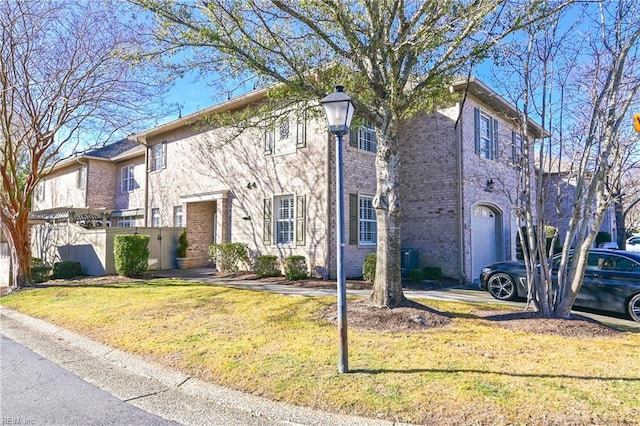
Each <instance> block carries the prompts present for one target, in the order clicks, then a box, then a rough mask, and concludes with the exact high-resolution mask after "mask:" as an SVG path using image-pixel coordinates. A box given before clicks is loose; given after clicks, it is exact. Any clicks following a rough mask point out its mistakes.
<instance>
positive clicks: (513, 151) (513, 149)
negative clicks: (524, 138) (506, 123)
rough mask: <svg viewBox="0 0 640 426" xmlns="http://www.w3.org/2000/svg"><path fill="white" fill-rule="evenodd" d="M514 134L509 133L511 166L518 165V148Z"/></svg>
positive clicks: (512, 132)
mask: <svg viewBox="0 0 640 426" xmlns="http://www.w3.org/2000/svg"><path fill="white" fill-rule="evenodd" d="M516 143H517V140H516V132H514V131H513V130H512V131H511V161H513V164H518V147H517V146H516Z"/></svg>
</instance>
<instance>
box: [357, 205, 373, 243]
mask: <svg viewBox="0 0 640 426" xmlns="http://www.w3.org/2000/svg"><path fill="white" fill-rule="evenodd" d="M377 236H378V225H377V221H376V210H375V209H374V208H373V197H368V196H363V195H361V196H359V197H358V244H361V245H367V244H375V243H376V241H377Z"/></svg>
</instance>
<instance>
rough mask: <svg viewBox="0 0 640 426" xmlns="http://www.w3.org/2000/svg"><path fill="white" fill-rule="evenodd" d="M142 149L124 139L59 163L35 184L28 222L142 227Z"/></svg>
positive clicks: (144, 183)
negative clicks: (33, 220)
mask: <svg viewBox="0 0 640 426" xmlns="http://www.w3.org/2000/svg"><path fill="white" fill-rule="evenodd" d="M144 160H145V156H144V148H143V147H141V146H140V145H139V144H138V143H137V142H135V141H132V140H129V139H123V140H120V141H118V142H115V143H112V144H108V145H105V146H103V147H100V148H95V149H91V150H88V151H85V152H83V153H79V154H77V155H76V156H74V157H71V158H68V159H66V160H63V161H60V162H59V163H57V164H56V165H55V166H54V167H52V168H51V169H50V170H47V174H46V176H45V177H44V178H43V179H42V180H41V181H40V183H38V185H37V187H36V189H35V193H34V196H33V203H32V211H31V214H30V218H32V219H45V220H49V221H66V220H71V221H72V222H76V223H79V224H81V225H83V226H85V227H103V226H141V225H142V224H143V222H144V204H145V202H144V194H145V185H146V170H145V166H144V164H145V163H144Z"/></svg>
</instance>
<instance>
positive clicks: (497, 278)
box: [487, 272, 640, 303]
mask: <svg viewBox="0 0 640 426" xmlns="http://www.w3.org/2000/svg"><path fill="white" fill-rule="evenodd" d="M487 290H489V293H491V295H492V296H493V297H495V298H496V299H498V300H511V299H514V298H515V297H516V296H517V295H518V291H517V289H516V283H515V281H514V280H513V278H511V275H508V274H505V273H503V272H498V273H497V274H493V275H491V277H490V278H489V281H488V282H487ZM639 303H640V302H639Z"/></svg>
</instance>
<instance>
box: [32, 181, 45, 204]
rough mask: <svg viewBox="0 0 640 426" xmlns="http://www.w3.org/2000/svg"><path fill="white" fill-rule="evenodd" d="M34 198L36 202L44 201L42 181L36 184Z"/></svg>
mask: <svg viewBox="0 0 640 426" xmlns="http://www.w3.org/2000/svg"><path fill="white" fill-rule="evenodd" d="M34 197H35V199H36V201H44V181H41V182H38V184H37V185H36V189H35V194H34Z"/></svg>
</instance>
